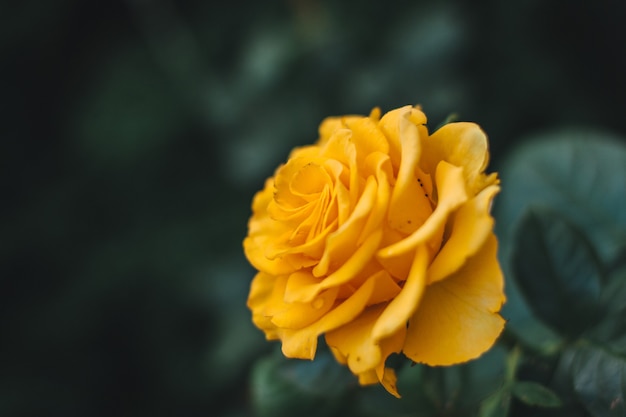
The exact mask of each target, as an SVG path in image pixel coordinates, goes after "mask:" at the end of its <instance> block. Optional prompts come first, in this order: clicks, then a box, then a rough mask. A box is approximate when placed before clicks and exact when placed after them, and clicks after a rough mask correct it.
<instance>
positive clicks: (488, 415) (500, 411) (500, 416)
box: [478, 384, 511, 417]
mask: <svg viewBox="0 0 626 417" xmlns="http://www.w3.org/2000/svg"><path fill="white" fill-rule="evenodd" d="M510 406H511V391H510V388H509V385H508V384H507V385H506V386H504V387H502V389H500V390H498V391H497V392H495V393H494V394H493V395H491V396H489V397H488V398H487V399H485V401H483V403H482V404H481V406H480V410H479V411H478V416H479V417H506V416H507V415H508V414H509V408H510Z"/></svg>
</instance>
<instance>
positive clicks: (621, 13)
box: [0, 0, 626, 416]
mask: <svg viewBox="0 0 626 417" xmlns="http://www.w3.org/2000/svg"><path fill="white" fill-rule="evenodd" d="M264 3H265V2H242V3H238V2H224V3H223V4H214V3H213V2H208V1H184V2H173V1H168V0H153V1H148V0H134V1H133V0H129V1H126V2H124V1H107V2H85V1H78V0H56V1H48V2H44V1H32V0H31V1H23V2H13V3H9V2H2V5H0V27H1V28H2V34H1V35H0V50H1V51H2V61H1V62H2V64H1V66H0V93H1V96H0V97H1V100H0V106H1V107H0V121H1V124H0V133H1V135H2V142H1V143H2V145H3V146H2V157H3V160H2V164H1V167H2V176H1V177H0V178H1V181H2V184H1V186H2V196H3V204H2V217H1V218H0V222H1V223H0V236H2V247H1V249H2V251H1V257H2V258H1V263H2V269H1V271H0V274H1V275H0V280H1V281H0V312H1V313H0V323H1V324H0V325H1V328H0V340H1V342H0V346H1V350H0V353H1V356H0V364H1V365H0V415H2V416H31V415H32V416H43V415H51V416H143V415H145V416H161V415H162V416H170V415H176V416H206V415H211V416H214V415H215V416H218V415H219V416H244V415H250V414H252V413H253V411H252V410H251V408H250V404H249V391H248V376H249V370H250V367H251V365H252V363H253V362H254V361H255V360H256V359H257V358H259V357H261V356H262V355H263V354H265V353H266V352H269V351H270V350H271V349H272V348H273V347H274V344H268V343H265V342H264V340H263V336H262V334H261V333H260V332H259V331H258V330H256V329H254V327H253V326H252V324H251V323H250V314H249V312H248V310H247V309H246V307H245V299H246V295H247V289H248V285H249V282H250V279H251V277H252V275H253V273H254V271H253V270H252V268H251V267H249V266H248V264H247V262H246V260H245V258H244V257H243V254H242V250H241V240H242V239H243V237H244V236H245V233H246V221H247V217H248V216H249V213H250V209H249V204H250V201H251V198H252V195H253V193H254V192H255V191H256V190H257V189H259V188H260V187H261V186H262V183H263V180H264V179H265V178H266V177H267V176H269V175H270V174H271V173H272V171H273V169H274V168H275V166H276V165H277V164H278V163H280V162H281V161H282V160H284V159H285V157H286V155H287V153H288V151H289V149H290V148H291V147H293V146H296V145H302V144H306V143H310V142H312V141H314V140H315V139H316V129H317V125H318V124H319V122H320V121H321V119H322V118H324V117H326V116H329V115H339V114H346V113H360V114H366V113H368V112H369V111H370V109H371V108H372V107H374V106H380V107H381V108H382V110H383V111H386V110H390V109H392V108H395V107H399V106H402V105H405V104H421V105H422V106H423V109H424V111H425V112H426V114H427V115H428V116H429V120H430V126H431V127H433V128H434V127H435V126H437V125H438V124H439V123H441V122H443V120H444V119H445V118H446V116H448V115H449V114H450V113H456V114H458V117H459V119H460V120H469V121H476V122H478V123H479V124H480V125H481V126H482V127H483V128H484V129H485V131H486V132H487V133H488V135H489V137H490V140H491V147H492V161H493V167H494V168H497V165H498V161H499V160H501V158H503V157H504V156H505V155H506V154H507V153H508V152H509V151H510V150H511V149H513V147H514V145H515V144H517V143H519V142H520V141H523V138H524V137H526V136H528V135H531V134H534V133H537V132H541V131H543V130H544V129H550V128H554V127H563V126H572V125H573V126H589V127H600V128H602V129H604V130H608V131H612V132H615V133H617V134H619V135H621V136H622V137H624V136H626V117H625V116H624V114H625V111H626V94H625V92H626V76H625V74H626V53H625V45H626V25H625V24H624V22H625V21H626V3H624V2H623V1H617V0H615V1H606V0H605V1H584V0H580V1H568V2H566V1H543V0H526V1H523V0H516V1H506V2H504V1H495V0H492V1H486V0H481V1H475V2H472V3H471V4H470V2H462V1H458V2H443V1H430V2H427V1H413V2H389V1H382V2H380V1H379V2H370V3H364V2H358V1H346V2H332V1H324V2H315V1H306V0H300V1H295V0H294V1H289V2H279V3H272V4H271V5H267V4H264ZM505 186H506V184H505Z"/></svg>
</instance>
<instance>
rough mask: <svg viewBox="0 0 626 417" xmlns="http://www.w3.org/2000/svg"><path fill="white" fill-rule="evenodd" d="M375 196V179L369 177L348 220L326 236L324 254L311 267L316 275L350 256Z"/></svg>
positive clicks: (325, 271) (325, 272)
mask: <svg viewBox="0 0 626 417" xmlns="http://www.w3.org/2000/svg"><path fill="white" fill-rule="evenodd" d="M376 197H377V184H376V180H375V179H374V178H373V177H370V178H368V180H367V184H366V185H365V189H364V191H363V195H361V198H360V199H359V202H358V203H357V205H356V207H355V208H354V211H353V212H352V213H351V214H350V217H349V218H348V220H347V221H346V222H345V223H344V224H342V225H341V226H340V227H339V229H337V231H336V232H334V233H332V234H331V235H330V236H329V237H328V241H327V242H326V248H325V250H324V254H323V255H322V258H321V259H320V260H319V263H318V264H317V265H316V266H315V268H314V269H313V273H314V274H315V275H316V276H323V275H326V274H327V273H328V272H329V270H330V269H331V268H332V267H336V266H337V265H341V264H343V263H344V262H346V261H347V259H348V258H350V257H351V256H352V254H353V253H354V250H355V249H356V244H357V242H358V237H359V235H360V233H361V230H362V229H363V226H364V225H365V222H366V221H367V218H368V217H369V215H370V214H371V211H372V208H373V207H374V205H375V204H376Z"/></svg>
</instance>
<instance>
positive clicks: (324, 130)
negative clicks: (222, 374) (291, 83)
mask: <svg viewBox="0 0 626 417" xmlns="http://www.w3.org/2000/svg"><path fill="white" fill-rule="evenodd" d="M425 124H426V116H425V115H424V113H422V111H421V109H420V108H418V107H411V106H405V107H402V108H399V109H396V110H393V111H390V112H388V113H386V114H385V115H384V116H382V117H380V111H379V110H378V109H374V110H373V111H372V113H371V114H370V116H369V117H363V116H345V117H332V118H328V119H326V120H324V121H323V122H322V124H321V126H320V128H319V140H318V141H317V143H316V144H314V145H311V146H305V147H301V148H296V149H294V150H293V151H292V153H291V155H290V156H289V158H288V160H287V162H286V163H285V164H284V165H281V166H280V167H279V168H278V169H277V170H276V172H275V174H274V176H273V177H272V178H269V179H268V180H267V181H266V183H265V187H264V189H263V190H262V191H260V192H258V193H257V194H256V196H255V197H254V201H253V205H252V211H253V213H252V217H251V218H250V221H249V224H248V227H249V230H248V236H247V237H246V238H245V240H244V249H245V253H246V256H247V258H248V260H249V261H250V263H251V264H252V265H253V266H254V267H255V268H256V269H257V270H258V271H259V272H258V273H257V275H256V276H255V277H254V280H253V281H252V285H251V289H250V295H249V298H248V307H249V308H250V309H251V311H252V319H253V321H254V323H255V324H256V326H258V327H259V328H260V329H261V330H263V331H264V333H265V335H266V337H267V339H269V340H275V339H279V340H281V341H282V350H283V353H284V354H285V356H287V357H290V358H303V359H313V358H314V356H315V351H316V348H317V340H318V337H319V336H320V335H325V338H326V343H327V344H328V346H329V347H330V349H331V351H332V352H333V354H334V355H335V357H336V358H337V360H338V361H339V362H341V363H342V364H347V366H348V367H349V368H350V370H351V371H352V372H353V373H354V374H356V375H357V376H358V378H359V382H360V383H361V384H371V383H376V382H380V383H382V385H383V386H384V387H385V388H386V389H387V390H388V391H389V392H391V393H392V394H394V395H396V396H399V395H398V392H397V389H396V375H395V372H394V370H393V369H392V368H390V367H386V366H385V362H386V359H387V358H388V357H389V356H390V355H391V354H393V353H400V352H402V353H403V354H404V355H405V356H407V357H408V358H410V359H411V360H413V361H415V362H419V363H425V364H428V365H452V364H456V363H461V362H465V361H468V360H470V359H473V358H476V357H478V356H480V355H481V354H482V353H484V352H485V351H486V350H488V349H489V348H490V347H491V346H492V345H493V344H494V342H495V340H496V338H497V337H498V335H499V334H500V333H501V331H502V329H503V327H504V320H503V319H502V317H501V316H500V315H499V313H498V312H499V311H500V308H501V305H502V304H503V302H504V301H505V296H504V293H503V277H502V273H501V270H500V266H499V264H498V260H497V258H496V252H497V241H496V238H495V236H494V234H493V218H492V217H491V215H490V207H491V201H492V199H493V197H494V195H495V194H496V193H497V192H498V191H499V189H500V188H499V185H498V184H499V180H498V178H497V174H495V173H492V174H489V175H487V174H485V172H484V171H485V168H486V166H487V163H488V160H489V153H488V149H487V138H486V136H485V134H484V133H483V131H482V130H481V129H480V128H479V127H478V126H477V125H476V124H473V123H449V124H446V125H444V126H443V127H441V128H440V129H439V130H437V131H436V132H434V133H433V134H432V135H429V133H428V130H427V128H426V126H425Z"/></svg>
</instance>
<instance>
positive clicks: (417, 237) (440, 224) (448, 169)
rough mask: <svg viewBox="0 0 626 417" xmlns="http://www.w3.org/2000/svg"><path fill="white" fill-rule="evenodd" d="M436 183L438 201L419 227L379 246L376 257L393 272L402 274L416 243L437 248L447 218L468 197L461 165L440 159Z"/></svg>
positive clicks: (407, 267) (404, 273) (406, 268)
mask: <svg viewBox="0 0 626 417" xmlns="http://www.w3.org/2000/svg"><path fill="white" fill-rule="evenodd" d="M436 183H437V189H438V190H439V201H438V203H437V207H436V208H435V210H434V211H433V213H432V215H431V216H430V217H429V218H428V219H427V220H426V221H425V222H424V224H423V225H422V227H420V228H419V229H417V230H416V231H415V232H414V233H412V234H411V235H409V236H407V237H406V238H405V239H403V240H401V241H399V242H396V243H394V244H392V245H389V246H387V247H385V248H382V249H380V250H379V251H378V252H377V254H376V256H377V257H378V259H379V261H380V262H381V263H382V264H383V265H384V266H385V267H386V268H387V269H388V270H389V271H390V272H391V274H392V275H394V276H399V277H402V276H406V274H408V270H409V268H410V265H411V262H412V258H410V257H407V256H406V254H407V253H408V252H410V251H412V250H414V249H415V248H416V247H417V246H418V245H420V244H424V243H427V244H429V245H430V249H431V250H436V249H438V244H439V243H440V241H441V238H442V236H443V230H444V228H445V224H446V222H447V221H448V218H449V217H450V215H451V214H452V212H454V210H456V209H457V208H458V207H459V206H460V205H461V204H463V203H464V202H465V201H467V199H468V196H467V192H466V190H465V184H464V181H463V170H462V169H461V168H459V167H455V166H453V165H450V164H448V163H447V162H445V161H442V162H441V163H440V164H439V165H438V166H437V175H436Z"/></svg>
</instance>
